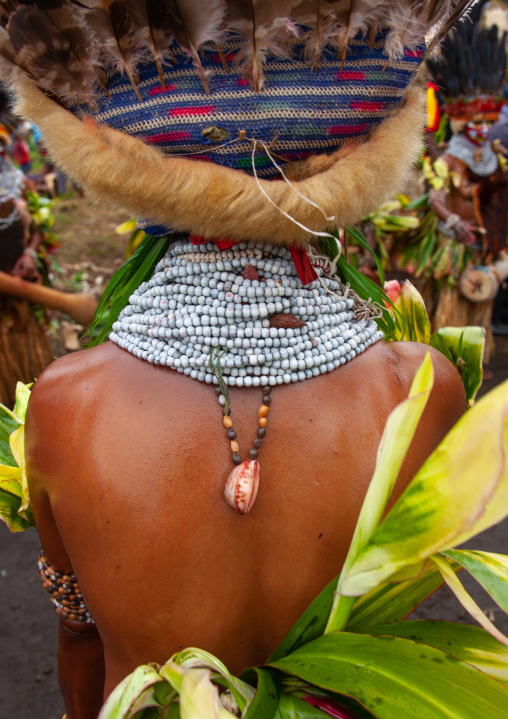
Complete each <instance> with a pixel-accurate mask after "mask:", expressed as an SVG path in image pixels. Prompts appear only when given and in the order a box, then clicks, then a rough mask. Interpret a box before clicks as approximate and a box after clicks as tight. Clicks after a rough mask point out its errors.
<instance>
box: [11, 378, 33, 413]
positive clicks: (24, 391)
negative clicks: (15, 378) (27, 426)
mask: <svg viewBox="0 0 508 719" xmlns="http://www.w3.org/2000/svg"><path fill="white" fill-rule="evenodd" d="M31 387H32V385H31V384H23V382H17V383H16V404H15V405H14V414H15V415H16V417H17V418H18V419H19V420H21V422H24V421H25V416H26V408H27V406H28V400H29V399H30V388H31Z"/></svg>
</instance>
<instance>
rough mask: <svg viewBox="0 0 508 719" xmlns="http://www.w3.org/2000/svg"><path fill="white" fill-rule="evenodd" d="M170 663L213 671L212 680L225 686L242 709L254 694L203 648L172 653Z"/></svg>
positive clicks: (249, 687) (186, 667)
mask: <svg viewBox="0 0 508 719" xmlns="http://www.w3.org/2000/svg"><path fill="white" fill-rule="evenodd" d="M170 663H171V664H175V665H178V666H180V667H182V668H183V669H185V670H187V669H196V668H199V669H210V670H211V671H212V673H213V679H214V681H217V682H218V683H220V684H222V686H225V687H227V688H228V689H229V690H230V691H231V692H232V693H233V695H234V697H235V699H236V701H237V702H238V706H239V707H240V709H241V710H242V711H243V709H244V708H245V706H246V704H247V703H248V702H249V701H251V700H252V698H253V696H254V689H253V688H252V686H250V685H249V684H247V683H246V682H244V681H242V680H241V679H238V678H237V677H234V676H233V675H232V674H231V672H229V671H228V669H227V667H226V666H225V665H224V664H223V663H222V662H221V661H220V659H217V657H215V656H214V655H213V654H210V652H206V651H204V650H203V649H196V648H195V647H190V648H188V649H184V650H183V651H182V652H178V653H177V654H174V655H173V656H172V657H171V660H170ZM161 673H162V671H161Z"/></svg>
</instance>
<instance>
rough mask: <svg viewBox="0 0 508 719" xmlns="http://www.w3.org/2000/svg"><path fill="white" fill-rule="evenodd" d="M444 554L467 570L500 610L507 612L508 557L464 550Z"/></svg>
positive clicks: (454, 550) (453, 550) (449, 551)
mask: <svg viewBox="0 0 508 719" xmlns="http://www.w3.org/2000/svg"><path fill="white" fill-rule="evenodd" d="M445 554H446V556H447V557H450V558H451V559H454V560H455V561H456V562H458V563H459V564H461V565H462V566H463V567H464V569H467V571H468V572H469V573H470V574H472V575H473V577H474V578H475V579H476V581H477V582H479V583H480V584H481V585H482V587H483V588H484V589H485V591H487V592H488V593H489V594H490V596H491V597H492V599H494V601H496V602H497V603H498V604H499V606H500V607H501V609H504V611H505V612H508V557H506V556H504V555H503V554H493V553H491V552H477V551H473V550H465V549H449V550H448V551H447V552H445Z"/></svg>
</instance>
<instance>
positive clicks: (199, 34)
mask: <svg viewBox="0 0 508 719" xmlns="http://www.w3.org/2000/svg"><path fill="white" fill-rule="evenodd" d="M171 1H172V4H173V6H174V14H175V18H176V17H177V16H178V19H179V20H178V21H176V22H174V23H173V32H174V34H175V38H176V40H177V41H178V43H179V44H180V45H181V46H182V47H183V48H184V49H185V50H187V52H189V54H190V55H191V56H192V58H193V60H194V63H195V65H196V68H197V70H198V72H199V75H200V77H201V82H202V83H203V87H204V88H205V92H206V93H207V95H209V94H210V86H209V84H208V79H207V77H206V74H205V71H204V69H203V65H202V64H201V60H200V59H199V55H198V52H197V51H198V49H199V48H200V47H201V45H203V44H205V43H206V42H220V40H221V32H220V28H221V25H222V21H223V20H224V16H225V14H226V4H225V2H224V0H208V2H206V3H203V2H202V0H171Z"/></svg>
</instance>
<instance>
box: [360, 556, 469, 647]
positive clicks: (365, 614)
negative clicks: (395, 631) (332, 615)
mask: <svg viewBox="0 0 508 719" xmlns="http://www.w3.org/2000/svg"><path fill="white" fill-rule="evenodd" d="M454 568H455V569H456V570H458V569H459V565H458V564H454ZM443 581H444V580H443V578H442V577H441V573H440V572H439V570H438V568H437V567H436V566H435V564H432V565H431V567H430V568H429V569H428V570H427V571H426V572H424V573H423V574H422V575H421V576H420V577H417V578H416V579H411V580H409V581H406V582H397V583H396V584H381V585H380V586H378V587H375V588H374V589H371V591H370V592H369V593H368V594H364V595H363V597H359V598H358V599H357V600H356V602H355V604H354V607H353V611H352V612H351V616H350V617H349V620H348V623H347V625H346V629H347V631H348V632H364V633H365V632H370V631H371V629H372V628H373V627H375V626H377V625H378V624H386V623H388V622H396V621H399V620H401V619H405V618H406V617H407V616H409V614H411V612H412V611H413V610H414V609H416V607H417V606H418V605H419V604H421V603H422V602H423V601H424V600H425V599H426V598H427V597H428V596H430V595H431V594H432V593H433V592H435V591H436V589H439V587H440V586H441V585H442V584H443Z"/></svg>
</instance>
